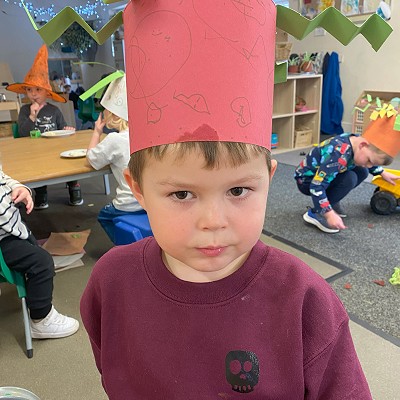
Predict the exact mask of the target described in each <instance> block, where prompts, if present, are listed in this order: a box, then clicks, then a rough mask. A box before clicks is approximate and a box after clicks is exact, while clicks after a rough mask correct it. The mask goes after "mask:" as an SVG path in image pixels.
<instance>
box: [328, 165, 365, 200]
mask: <svg viewBox="0 0 400 400" xmlns="http://www.w3.org/2000/svg"><path fill="white" fill-rule="evenodd" d="M368 174H369V172H368V169H367V168H363V167H355V168H354V169H352V170H350V171H346V172H343V173H341V174H338V175H337V176H336V178H335V179H334V180H333V181H332V182H331V184H330V185H329V187H328V189H327V190H326V194H327V196H328V200H329V202H330V203H331V204H337V203H339V202H340V200H342V199H343V198H344V197H345V196H347V195H348V194H349V192H350V191H352V190H353V189H354V188H355V187H357V186H358V185H359V184H360V183H361V182H362V181H364V180H365V179H366V178H367V176H368Z"/></svg>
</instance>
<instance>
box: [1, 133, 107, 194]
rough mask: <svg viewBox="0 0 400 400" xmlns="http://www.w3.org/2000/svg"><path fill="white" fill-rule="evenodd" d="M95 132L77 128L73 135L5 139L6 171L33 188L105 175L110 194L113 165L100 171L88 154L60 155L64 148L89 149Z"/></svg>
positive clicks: (2, 140)
mask: <svg viewBox="0 0 400 400" xmlns="http://www.w3.org/2000/svg"><path fill="white" fill-rule="evenodd" d="M92 132H93V131H92V130H85V131H77V132H76V133H75V134H73V135H70V136H62V137H52V138H44V137H40V138H37V139H31V138H30V137H24V138H18V139H14V138H4V139H1V140H0V153H1V156H0V157H1V159H0V161H1V164H2V167H3V171H4V173H5V174H7V175H9V176H10V177H11V178H13V179H16V180H17V181H19V182H21V183H23V184H24V185H26V186H28V187H30V188H35V187H40V186H44V185H54V184H56V183H63V182H69V181H73V180H79V179H84V178H91V177H93V176H98V175H104V178H105V179H104V184H105V192H106V194H109V193H110V187H109V182H108V176H107V174H110V173H111V170H110V168H109V167H105V168H103V169H101V170H98V171H96V170H95V169H93V168H92V167H91V166H90V164H89V163H88V162H87V160H86V158H85V157H83V158H62V157H60V153H62V152H63V151H67V150H73V149H86V148H87V146H88V144H89V141H90V138H91V136H92Z"/></svg>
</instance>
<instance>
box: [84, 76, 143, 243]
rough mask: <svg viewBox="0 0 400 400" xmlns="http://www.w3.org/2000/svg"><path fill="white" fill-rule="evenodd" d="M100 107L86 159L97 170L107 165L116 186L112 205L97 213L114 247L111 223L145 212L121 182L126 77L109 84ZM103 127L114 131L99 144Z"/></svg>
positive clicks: (124, 159)
mask: <svg viewBox="0 0 400 400" xmlns="http://www.w3.org/2000/svg"><path fill="white" fill-rule="evenodd" d="M100 104H101V105H102V106H103V107H104V109H105V110H104V117H103V116H102V114H101V113H100V115H99V118H98V119H97V121H96V123H95V128H94V131H93V135H92V138H91V140H90V143H89V146H88V151H87V154H86V158H87V159H88V161H89V163H90V165H91V166H92V167H93V168H94V169H96V170H98V169H101V168H103V167H105V166H106V165H110V167H111V170H112V172H113V174H114V177H115V179H116V180H117V183H118V187H117V189H116V192H117V195H116V196H115V198H114V199H113V200H112V202H111V203H109V204H107V205H106V206H104V207H103V208H102V209H101V210H100V213H99V216H98V218H97V220H98V221H99V222H100V225H101V226H102V227H103V229H104V230H105V231H106V233H107V235H108V237H109V238H110V239H111V241H112V242H113V243H114V242H115V240H114V239H115V237H114V236H115V234H114V230H115V229H114V224H113V221H112V220H113V219H114V218H116V217H118V216H120V215H126V214H132V213H135V214H136V213H144V212H145V211H144V210H143V208H142V207H141V206H140V204H139V203H138V201H137V200H136V198H135V197H134V196H133V194H132V192H131V190H130V188H129V186H128V184H127V183H126V181H125V178H124V170H125V169H126V168H127V166H128V162H129V130H128V121H127V120H128V105H127V96H126V78H125V76H123V77H121V78H118V79H116V80H114V81H112V82H111V84H110V85H109V87H108V89H107V91H106V92H105V94H104V96H103V98H102V100H101V102H100ZM104 126H106V127H107V128H109V129H113V130H116V131H112V132H110V133H108V134H107V136H106V137H105V138H104V139H103V140H102V141H100V139H101V135H102V134H103V128H104Z"/></svg>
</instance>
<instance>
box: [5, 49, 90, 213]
mask: <svg viewBox="0 0 400 400" xmlns="http://www.w3.org/2000/svg"><path fill="white" fill-rule="evenodd" d="M47 60H48V51H47V47H46V46H45V45H43V46H42V47H41V48H40V49H39V51H38V53H37V55H36V58H35V60H34V62H33V65H32V67H31V69H30V70H29V72H28V73H27V74H26V76H25V79H24V82H22V83H13V84H11V85H8V86H7V90H10V91H12V92H15V93H22V94H26V95H27V96H28V98H29V100H30V101H31V104H25V105H23V106H22V107H21V110H20V112H19V115H18V133H19V135H20V136H22V137H25V136H29V135H30V131H32V130H34V129H38V130H39V131H40V132H41V133H43V132H49V131H54V130H60V129H75V128H73V127H71V126H67V123H66V122H65V119H64V117H63V115H62V113H61V111H60V109H59V108H57V107H56V106H55V105H53V104H49V103H47V102H46V99H47V98H50V99H52V100H54V101H58V102H60V103H65V102H66V99H65V98H64V97H62V96H60V95H59V94H57V93H55V92H53V91H52V89H51V85H50V81H49V73H48V65H47ZM32 168H34V166H32ZM68 190H69V204H70V205H71V206H80V205H82V204H83V199H82V195H81V188H80V186H79V183H78V181H70V182H68ZM48 207H49V204H48V202H47V186H42V187H38V188H36V189H35V205H34V208H35V209H36V210H41V209H45V208H48Z"/></svg>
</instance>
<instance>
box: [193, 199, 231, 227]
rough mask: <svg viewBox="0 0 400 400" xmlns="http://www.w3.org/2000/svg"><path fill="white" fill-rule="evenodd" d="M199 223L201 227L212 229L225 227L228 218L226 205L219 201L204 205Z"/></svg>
mask: <svg viewBox="0 0 400 400" xmlns="http://www.w3.org/2000/svg"><path fill="white" fill-rule="evenodd" d="M199 225H200V229H205V230H212V231H214V230H218V229H223V228H225V227H226V225H227V218H226V212H225V207H224V205H223V204H222V203H219V202H213V203H211V204H207V205H204V206H203V207H202V209H201V210H200V217H199Z"/></svg>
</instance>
